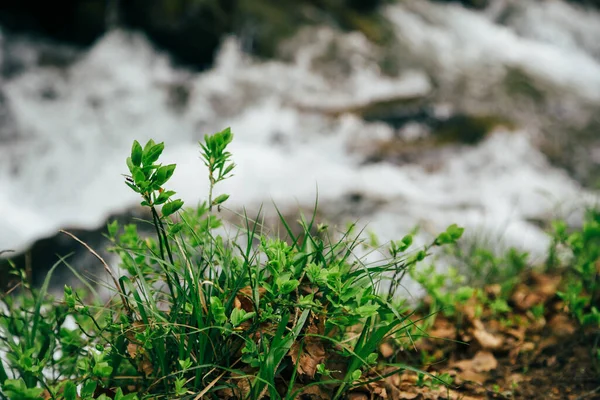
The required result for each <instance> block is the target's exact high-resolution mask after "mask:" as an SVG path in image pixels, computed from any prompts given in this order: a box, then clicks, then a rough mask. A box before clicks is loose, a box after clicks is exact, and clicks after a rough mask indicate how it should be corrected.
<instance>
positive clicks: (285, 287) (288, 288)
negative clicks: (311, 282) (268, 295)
mask: <svg viewBox="0 0 600 400" xmlns="http://www.w3.org/2000/svg"><path fill="white" fill-rule="evenodd" d="M299 285H300V282H299V281H298V280H297V279H291V280H289V281H286V282H283V284H281V286H279V290H280V292H281V294H288V293H291V292H293V291H294V290H296V288H297V287H298V286H299Z"/></svg>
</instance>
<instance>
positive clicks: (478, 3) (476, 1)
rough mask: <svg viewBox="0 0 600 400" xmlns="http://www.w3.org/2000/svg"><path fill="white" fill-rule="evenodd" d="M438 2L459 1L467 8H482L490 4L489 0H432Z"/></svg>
mask: <svg viewBox="0 0 600 400" xmlns="http://www.w3.org/2000/svg"><path fill="white" fill-rule="evenodd" d="M434 1H437V2H440V3H460V4H462V5H464V6H465V7H468V8H475V9H479V10H480V9H484V8H486V7H487V6H488V5H489V4H490V0H434Z"/></svg>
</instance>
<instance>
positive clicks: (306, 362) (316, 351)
mask: <svg viewBox="0 0 600 400" xmlns="http://www.w3.org/2000/svg"><path fill="white" fill-rule="evenodd" d="M306 333H307V334H317V333H319V327H318V326H317V325H315V319H314V318H312V319H311V321H310V325H309V326H308V327H307V329H306ZM298 353H300V355H299V356H298ZM288 355H289V356H290V357H291V359H292V362H293V363H294V364H297V365H298V373H299V374H301V375H306V376H309V377H311V378H313V377H314V376H315V373H316V372H317V365H319V364H321V363H322V362H323V361H325V355H326V354H325V346H324V345H323V341H322V340H321V339H320V338H318V337H314V336H306V337H305V338H304V339H303V340H302V350H300V342H297V341H296V342H294V344H293V345H292V347H291V348H290V351H289V352H288ZM298 357H300V359H298Z"/></svg>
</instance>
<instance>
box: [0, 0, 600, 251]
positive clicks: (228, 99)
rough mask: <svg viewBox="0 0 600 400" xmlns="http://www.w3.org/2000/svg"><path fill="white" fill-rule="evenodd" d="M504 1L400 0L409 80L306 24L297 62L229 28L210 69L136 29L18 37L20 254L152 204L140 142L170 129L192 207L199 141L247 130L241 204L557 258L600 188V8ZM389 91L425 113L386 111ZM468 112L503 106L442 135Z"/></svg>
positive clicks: (12, 176)
mask: <svg viewBox="0 0 600 400" xmlns="http://www.w3.org/2000/svg"><path fill="white" fill-rule="evenodd" d="M494 5H495V6H494V7H490V8H488V9H487V10H486V11H485V12H476V11H471V10H467V9H465V8H463V7H461V6H459V5H455V4H450V5H448V4H439V3H429V2H425V1H405V2H401V3H400V4H398V5H392V6H388V7H387V8H385V9H384V10H383V11H382V12H383V13H385V14H386V16H387V17H388V18H389V20H390V21H391V22H392V23H393V24H394V30H395V32H396V34H397V35H398V38H399V45H398V48H397V49H395V50H393V51H390V53H391V54H393V55H394V56H395V58H394V62H395V64H394V65H395V67H394V68H395V72H394V74H391V75H386V74H384V73H382V72H381V63H379V62H377V61H376V59H377V57H378V51H379V50H378V49H376V48H374V47H373V45H371V44H370V43H369V42H368V41H367V40H366V39H365V38H364V37H363V36H362V35H361V34H359V33H347V34H342V33H337V32H334V31H332V30H329V29H326V28H310V29H307V30H306V31H303V32H301V33H300V34H299V35H297V37H296V38H294V39H293V40H291V41H290V42H289V43H288V48H289V57H287V58H286V59H285V60H279V61H278V60H271V61H264V60H263V61H259V60H255V59H252V58H251V57H249V56H247V55H246V54H245V53H244V52H243V51H242V48H243V41H241V42H240V41H238V40H236V39H235V38H226V39H224V41H223V44H222V48H221V50H220V52H219V54H218V57H217V60H216V62H215V64H214V66H213V67H212V68H210V69H208V70H206V71H204V72H194V71H191V70H188V69H186V68H183V67H178V66H175V65H174V64H173V63H172V62H171V61H170V58H169V56H168V55H167V54H166V53H164V52H161V51H159V50H157V49H155V48H154V47H153V46H152V45H151V44H150V42H149V41H148V40H147V39H146V38H145V37H144V36H143V35H141V34H139V33H136V32H131V31H126V30H120V29H114V30H112V31H110V32H109V33H107V34H106V35H105V36H103V37H102V38H101V39H100V40H98V41H97V42H96V43H95V44H94V45H93V46H92V47H90V48H89V49H88V50H86V51H81V50H75V49H72V48H70V47H68V46H65V45H59V44H52V43H47V42H43V41H41V40H39V39H35V40H34V39H30V38H27V37H24V36H20V35H16V34H4V35H2V34H0V41H1V42H2V47H1V48H2V49H3V51H2V53H1V54H0V64H1V67H2V70H3V71H4V74H3V76H2V77H1V78H0V84H1V87H0V95H1V96H0V249H13V250H17V251H21V250H24V249H26V248H27V247H28V246H29V245H31V244H32V243H33V242H34V241H36V240H38V239H40V238H43V237H46V236H49V235H53V234H55V233H56V231H57V230H58V229H60V228H64V227H70V228H73V227H75V228H82V229H97V228H99V227H100V226H102V225H103V224H104V223H105V222H106V219H107V217H109V216H110V215H114V214H119V213H124V212H126V211H127V210H129V209H131V208H132V207H136V205H137V204H139V199H138V198H137V197H136V195H135V193H133V192H131V191H130V190H129V189H128V188H127V187H126V186H125V184H124V183H123V181H124V179H123V176H122V174H124V173H126V172H127V169H126V166H125V158H126V157H127V155H128V153H129V150H130V148H131V143H132V141H133V140H134V139H137V140H139V141H140V142H145V141H146V140H148V139H149V138H153V139H154V140H155V141H157V142H158V141H164V142H165V144H166V150H165V153H164V160H163V161H164V162H175V163H177V170H176V172H175V175H174V177H173V179H172V188H173V189H174V190H175V191H177V192H178V194H179V195H180V196H181V197H182V198H183V199H184V200H185V201H186V203H187V204H188V205H190V204H195V203H196V202H197V201H199V200H200V199H205V198H206V196H207V193H208V187H207V179H206V178H207V176H206V175H207V173H206V171H205V169H204V166H203V164H202V162H201V160H200V158H199V147H198V145H197V142H198V140H201V139H202V138H203V136H204V135H205V134H210V133H213V132H215V131H217V130H221V129H223V128H225V127H228V126H230V127H231V128H232V131H233V132H234V134H235V139H234V142H233V144H232V146H231V152H232V153H233V160H234V161H235V162H236V163H237V165H238V166H237V168H236V171H235V176H234V177H233V178H232V179H230V180H228V181H226V182H225V183H224V184H222V186H221V187H220V188H218V190H219V192H223V193H229V194H230V195H231V197H230V200H229V201H228V203H227V206H228V207H229V208H231V209H236V210H240V209H241V208H242V207H244V206H245V207H247V208H248V209H249V210H252V211H256V210H257V209H258V207H259V206H260V204H263V203H264V204H267V205H269V204H271V202H272V201H273V202H275V203H276V204H277V206H278V207H279V208H281V209H284V210H290V212H291V210H294V209H297V208H302V209H310V208H311V207H312V206H313V204H314V202H315V199H316V196H317V193H318V198H319V204H320V209H321V214H322V215H323V216H324V217H325V218H328V219H330V220H333V221H336V222H340V223H341V222H344V221H347V220H358V222H359V224H360V225H368V227H369V229H371V230H373V231H374V232H376V233H377V234H378V235H379V238H380V241H381V242H385V241H387V240H390V239H398V238H400V237H402V235H404V234H405V233H406V232H408V231H409V230H411V229H412V228H413V227H414V226H416V225H419V226H420V227H421V231H422V232H423V233H424V234H428V233H431V234H433V233H435V232H437V231H440V230H442V229H444V228H445V226H447V225H448V224H451V223H457V224H459V225H463V226H466V227H467V229H468V232H470V235H471V236H472V237H475V236H476V237H487V238H489V240H490V241H491V242H493V243H496V244H497V245H501V246H517V247H520V248H523V249H526V250H528V251H530V252H531V253H532V254H534V255H537V256H541V255H542V254H543V253H544V251H545V250H546V248H547V245H548V238H547V236H546V234H545V233H544V229H543V227H544V221H548V220H551V219H552V218H555V217H567V218H571V221H572V222H573V223H577V220H578V216H579V215H580V211H581V209H582V207H583V206H584V205H586V204H594V203H595V202H597V199H598V192H597V191H595V190H594V189H593V188H594V187H596V186H595V185H597V184H598V183H599V182H598V180H597V179H596V180H595V181H594V179H595V176H594V173H595V172H594V171H596V170H598V169H599V166H600V140H599V138H600V131H593V127H594V126H595V125H594V123H595V121H596V119H597V117H598V115H600V42H599V41H598V40H597V38H598V37H600V14H599V13H597V12H594V11H590V10H587V11H584V10H583V9H579V8H577V7H576V6H571V5H568V4H567V3H564V2H561V1H547V2H536V1H524V2H510V1H498V2H496V3H495V4H494ZM386 104H387V105H389V104H406V106H405V107H404V108H402V107H400V108H398V107H396V108H395V109H394V110H395V111H394V113H392V114H393V115H391V114H389V113H388V114H387V117H381V118H379V117H373V118H371V117H369V116H368V115H367V114H369V115H371V116H372V115H373V112H371V111H372V109H373V107H376V106H382V105H386ZM415 104H416V105H415ZM369 110H371V111H369ZM375 114H376V113H375ZM423 115H424V116H423ZM456 115H487V116H489V115H494V116H495V115H502V118H500V119H498V121H500V122H497V123H494V124H492V125H493V126H491V127H490V128H489V131H486V132H485V135H483V137H482V138H481V140H476V141H474V143H468V144H465V143H462V142H460V141H457V142H453V141H445V142H443V144H439V142H434V141H433V140H432V139H431V138H432V137H433V136H432V131H433V128H432V125H431V124H429V123H428V122H427V121H429V120H432V119H436V120H444V119H446V120H447V119H448V118H450V117H451V116H456ZM388 117H389V118H388ZM392 117H393V118H392ZM394 118H396V119H395V120H394V121H396V122H393V121H392V120H393V119H394ZM397 120H400V122H398V121H397ZM390 121H392V122H390ZM598 126H600V125H598ZM586 127H591V128H590V129H588V130H587V131H586V129H585V128H586ZM573 130H577V132H575V133H573ZM590 130H591V133H589V131H590ZM581 132H587V133H585V134H581ZM577 135H580V136H577ZM553 143H554V144H555V147H552V144H553ZM553 157H554V158H553ZM552 160H562V164H561V162H551V161H552ZM582 160H583V161H582ZM563 167H565V168H566V169H565V168H563ZM596 178H597V177H596ZM584 181H585V183H586V185H583V182H584ZM590 182H591V183H590ZM594 182H595V183H594ZM252 211H251V213H252Z"/></svg>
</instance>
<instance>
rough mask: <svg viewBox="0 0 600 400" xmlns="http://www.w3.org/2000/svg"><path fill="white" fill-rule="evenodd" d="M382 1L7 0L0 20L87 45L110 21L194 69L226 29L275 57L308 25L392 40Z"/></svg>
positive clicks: (209, 58)
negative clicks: (142, 35)
mask: <svg viewBox="0 0 600 400" xmlns="http://www.w3.org/2000/svg"><path fill="white" fill-rule="evenodd" d="M382 3H383V1H381V0H377V1H366V0H345V1H337V0H302V1H296V0H280V1H274V0H219V1H217V0H206V1H197V0H177V1H175V0H129V1H117V0H113V1H107V0H65V1H62V2H42V3H39V2H37V1H34V0H23V1H21V0H9V1H4V2H2V3H1V4H0V25H2V26H3V27H4V28H7V29H9V30H11V31H18V32H33V33H36V34H38V35H41V36H43V37H48V38H52V39H56V40H60V41H66V42H68V43H73V44H77V45H83V46H88V45H90V44H92V43H93V42H94V41H95V40H96V39H98V38H99V37H100V36H101V35H103V34H104V33H105V32H106V31H107V30H108V29H110V28H112V27H113V26H114V24H121V25H123V26H125V27H127V28H132V29H136V30H140V31H143V32H144V33H145V34H147V35H148V37H149V38H150V39H151V40H152V41H153V42H154V43H155V44H157V45H158V46H159V47H162V48H164V49H166V50H167V51H169V52H170V53H171V54H172V55H173V56H174V58H175V59H176V60H178V61H179V62H181V63H183V64H187V65H190V66H193V67H199V68H205V67H208V66H210V65H211V64H212V62H213V59H214V56H215V52H216V50H217V48H218V47H219V45H220V44H221V42H222V40H223V38H224V37H225V36H227V35H237V36H238V37H240V38H241V39H242V42H243V43H244V47H245V50H247V51H249V52H251V53H253V54H255V55H258V56H263V57H272V56H275V55H277V53H278V48H279V44H280V43H281V41H282V40H284V39H286V38H289V37H291V36H292V35H293V34H295V33H296V32H297V31H298V30H299V28H300V27H302V26H305V25H306V24H321V25H328V26H331V27H335V28H337V29H342V30H346V31H352V30H357V31H360V32H362V33H363V34H364V35H365V36H366V37H367V38H369V39H370V40H372V41H373V42H376V43H386V42H388V41H390V40H392V39H393V34H392V29H391V27H390V25H389V23H388V22H387V20H386V19H385V18H384V17H383V16H382V15H380V14H378V13H377V12H375V11H376V10H377V8H378V6H379V5H380V4H382Z"/></svg>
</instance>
